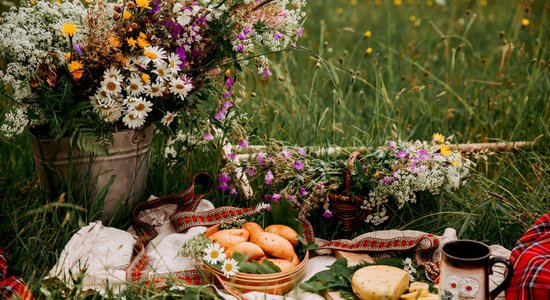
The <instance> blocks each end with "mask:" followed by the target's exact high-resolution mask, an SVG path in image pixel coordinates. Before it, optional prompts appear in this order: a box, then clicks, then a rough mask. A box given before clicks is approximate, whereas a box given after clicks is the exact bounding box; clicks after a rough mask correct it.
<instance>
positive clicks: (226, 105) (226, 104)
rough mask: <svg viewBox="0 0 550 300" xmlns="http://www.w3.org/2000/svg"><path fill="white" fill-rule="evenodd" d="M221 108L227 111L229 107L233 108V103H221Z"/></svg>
mask: <svg viewBox="0 0 550 300" xmlns="http://www.w3.org/2000/svg"><path fill="white" fill-rule="evenodd" d="M222 106H223V108H224V109H229V108H230V107H231V106H233V103H231V101H225V102H224V103H222Z"/></svg>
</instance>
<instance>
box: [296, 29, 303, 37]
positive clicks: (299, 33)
mask: <svg viewBox="0 0 550 300" xmlns="http://www.w3.org/2000/svg"><path fill="white" fill-rule="evenodd" d="M303 33H304V27H300V28H298V29H296V35H298V36H299V37H302V34H303Z"/></svg>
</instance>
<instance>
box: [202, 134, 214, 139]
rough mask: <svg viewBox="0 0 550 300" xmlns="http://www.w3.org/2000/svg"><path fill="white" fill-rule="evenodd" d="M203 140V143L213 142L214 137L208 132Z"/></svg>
mask: <svg viewBox="0 0 550 300" xmlns="http://www.w3.org/2000/svg"><path fill="white" fill-rule="evenodd" d="M203 138H204V140H205V141H212V140H214V136H213V135H212V134H211V133H210V132H207V133H205V134H204V137H203Z"/></svg>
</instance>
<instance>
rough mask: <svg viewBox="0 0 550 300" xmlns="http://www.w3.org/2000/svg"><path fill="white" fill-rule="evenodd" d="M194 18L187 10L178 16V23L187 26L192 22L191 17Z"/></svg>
mask: <svg viewBox="0 0 550 300" xmlns="http://www.w3.org/2000/svg"><path fill="white" fill-rule="evenodd" d="M192 16H193V12H192V11H191V10H190V9H188V8H186V9H185V10H184V11H183V12H182V13H180V14H179V15H178V18H177V21H178V24H180V25H182V26H185V25H187V24H189V23H190V22H191V17H192Z"/></svg>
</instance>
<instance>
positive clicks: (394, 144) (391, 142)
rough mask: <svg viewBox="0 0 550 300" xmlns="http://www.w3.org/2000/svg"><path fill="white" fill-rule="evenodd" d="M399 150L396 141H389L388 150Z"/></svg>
mask: <svg viewBox="0 0 550 300" xmlns="http://www.w3.org/2000/svg"><path fill="white" fill-rule="evenodd" d="M395 148H397V143H396V142H395V141H389V142H388V149H390V150H395Z"/></svg>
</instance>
